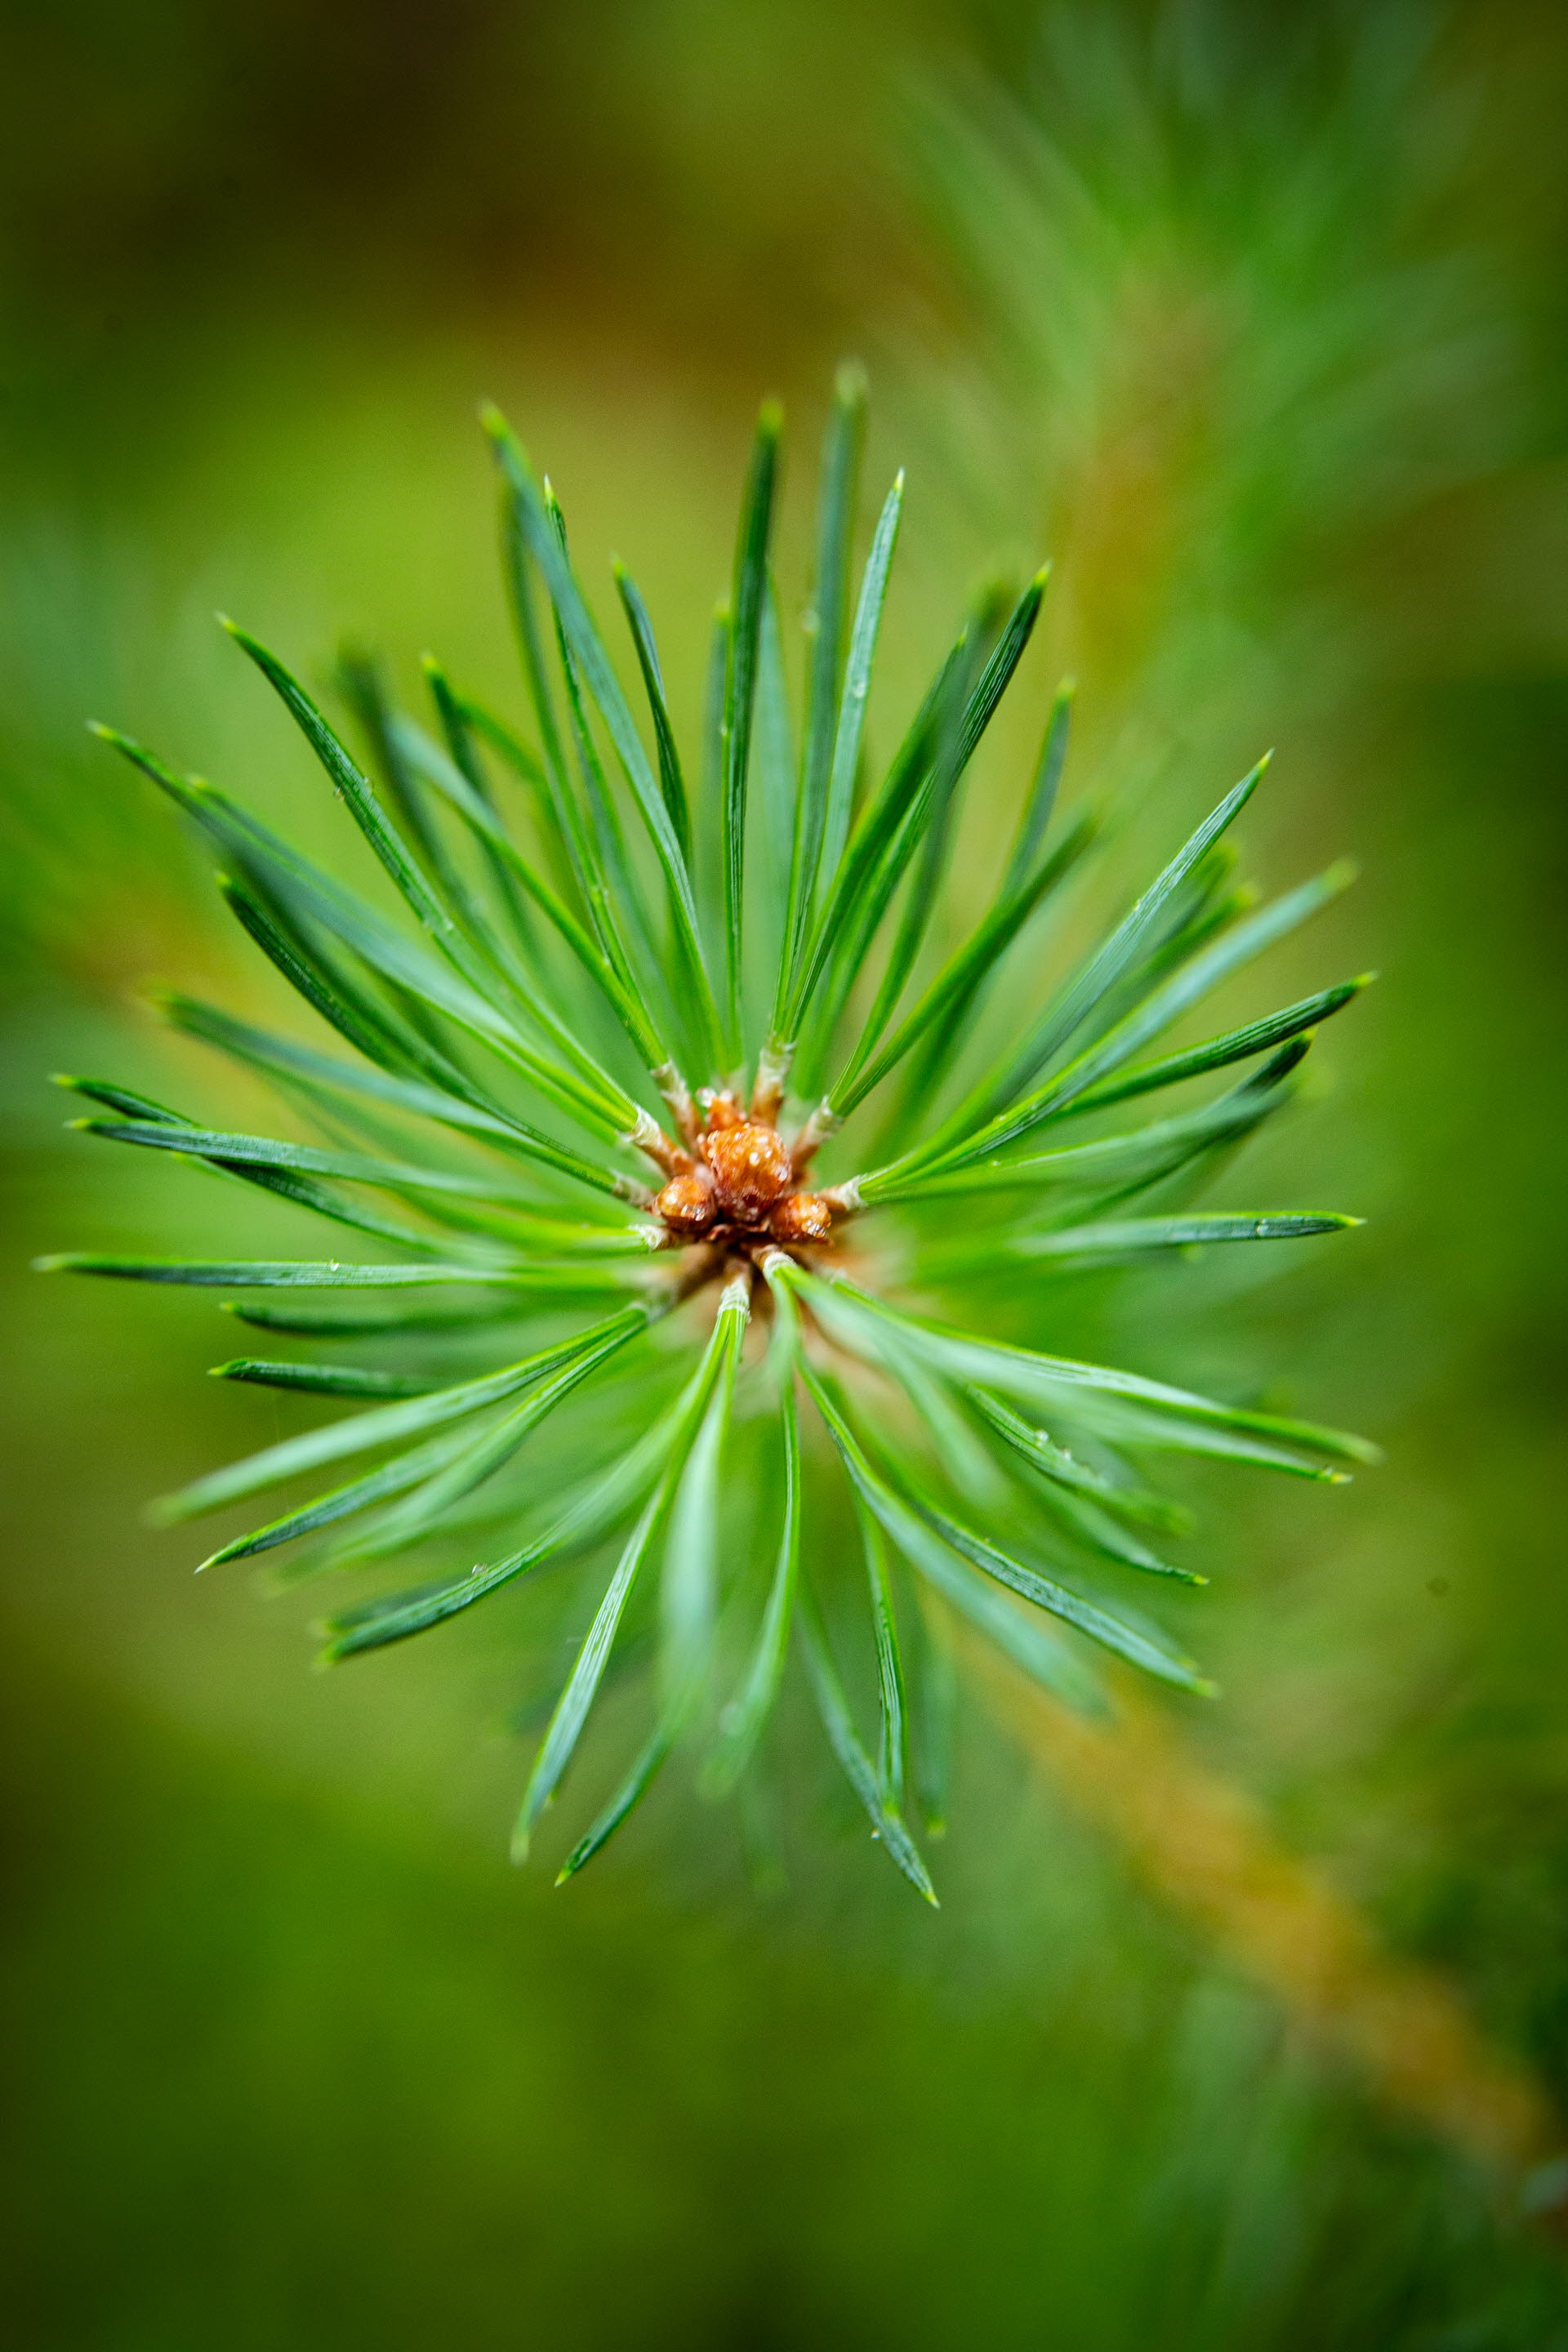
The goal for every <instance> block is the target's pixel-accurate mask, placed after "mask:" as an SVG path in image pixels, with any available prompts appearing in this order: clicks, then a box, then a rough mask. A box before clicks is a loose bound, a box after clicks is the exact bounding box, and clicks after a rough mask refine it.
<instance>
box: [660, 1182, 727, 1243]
mask: <svg viewBox="0 0 1568 2352" xmlns="http://www.w3.org/2000/svg"><path fill="white" fill-rule="evenodd" d="M653 1213H654V1214H655V1216H656V1217H662V1218H663V1219H664V1222H665V1223H666V1224H667V1225H668V1227H669V1230H670V1232H671V1233H672V1234H679V1235H680V1237H681V1239H682V1240H683V1241H696V1240H697V1239H698V1237H699V1236H700V1234H705V1233H706V1232H707V1231H708V1228H709V1226H710V1224H711V1223H712V1222H713V1218H714V1214H715V1210H714V1203H713V1187H712V1185H711V1184H710V1182H709V1181H708V1179H707V1177H706V1176H700V1175H697V1174H695V1173H693V1174H691V1175H689V1176H672V1177H671V1178H670V1180H669V1181H668V1184H667V1185H666V1186H665V1188H664V1190H663V1192H660V1193H658V1195H657V1196H656V1198H655V1201H654V1204H653Z"/></svg>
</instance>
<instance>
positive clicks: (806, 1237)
mask: <svg viewBox="0 0 1568 2352" xmlns="http://www.w3.org/2000/svg"><path fill="white" fill-rule="evenodd" d="M768 1231H769V1232H770V1233H771V1234H772V1235H773V1239H774V1241H776V1242H783V1243H784V1245H785V1246H786V1248H787V1247H788V1245H789V1244H791V1243H794V1242H825V1241H826V1240H827V1239H828V1237H829V1235H830V1234H832V1231H833V1209H832V1205H831V1203H830V1202H827V1201H825V1200H824V1199H823V1197H822V1194H821V1193H820V1192H792V1193H790V1195H789V1197H788V1198H787V1200H783V1201H781V1202H779V1204H778V1206H777V1208H776V1209H775V1210H774V1211H773V1215H772V1216H771V1217H770V1218H769V1219H768Z"/></svg>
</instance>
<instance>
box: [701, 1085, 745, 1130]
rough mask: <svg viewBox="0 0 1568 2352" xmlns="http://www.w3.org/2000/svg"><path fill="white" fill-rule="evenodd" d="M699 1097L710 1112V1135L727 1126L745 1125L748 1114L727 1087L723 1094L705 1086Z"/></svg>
mask: <svg viewBox="0 0 1568 2352" xmlns="http://www.w3.org/2000/svg"><path fill="white" fill-rule="evenodd" d="M699 1099H700V1101H701V1102H702V1103H703V1105H704V1106H705V1108H706V1109H707V1112H708V1132H709V1134H710V1135H717V1134H719V1133H720V1132H721V1129H725V1128H731V1127H743V1126H744V1125H745V1122H746V1114H745V1112H744V1111H743V1110H742V1108H741V1106H740V1104H739V1103H738V1102H737V1101H736V1100H735V1097H734V1096H733V1095H732V1094H731V1092H730V1090H729V1088H728V1087H725V1089H724V1091H723V1093H722V1094H713V1093H710V1091H709V1090H708V1089H707V1088H706V1087H704V1089H703V1091H702V1093H701V1095H700V1097H699Z"/></svg>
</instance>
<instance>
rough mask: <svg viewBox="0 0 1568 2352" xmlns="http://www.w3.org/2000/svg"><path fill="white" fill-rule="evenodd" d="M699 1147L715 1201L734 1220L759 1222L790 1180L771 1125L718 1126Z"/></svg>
mask: <svg viewBox="0 0 1568 2352" xmlns="http://www.w3.org/2000/svg"><path fill="white" fill-rule="evenodd" d="M703 1149H704V1150H705V1152H706V1154H707V1159H708V1165H709V1167H710V1168H711V1170H712V1171H713V1181H714V1184H715V1186H716V1188H717V1190H718V1194H719V1205H720V1207H721V1209H722V1210H723V1211H724V1212H725V1213H726V1214H727V1215H728V1216H731V1217H733V1219H734V1220H735V1222H736V1223H737V1224H742V1225H756V1224H760V1223H762V1221H763V1218H764V1217H765V1216H766V1215H767V1213H768V1211H769V1210H770V1209H771V1208H772V1207H773V1202H775V1201H776V1200H777V1199H778V1197H779V1194H780V1193H781V1192H783V1191H784V1188H785V1186H786V1185H787V1184H788V1182H789V1181H790V1164H789V1152H788V1150H787V1149H786V1147H785V1144H784V1138H783V1136H781V1135H780V1133H779V1131H778V1129H777V1128H774V1127H754V1126H753V1125H752V1123H751V1121H750V1120H749V1119H748V1120H743V1121H742V1124H741V1125H740V1126H739V1127H725V1128H721V1129H720V1130H719V1132H718V1134H717V1135H713V1134H710V1135H709V1136H708V1138H707V1139H706V1142H705V1144H704V1146H703Z"/></svg>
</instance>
